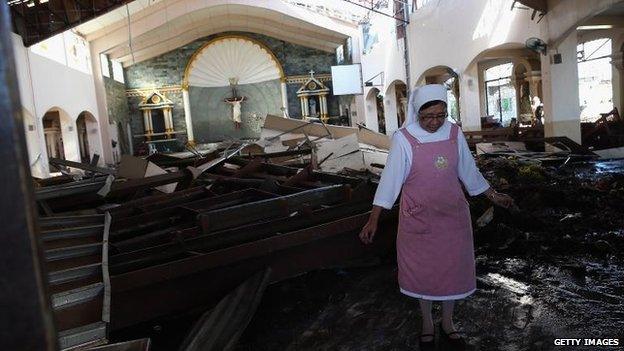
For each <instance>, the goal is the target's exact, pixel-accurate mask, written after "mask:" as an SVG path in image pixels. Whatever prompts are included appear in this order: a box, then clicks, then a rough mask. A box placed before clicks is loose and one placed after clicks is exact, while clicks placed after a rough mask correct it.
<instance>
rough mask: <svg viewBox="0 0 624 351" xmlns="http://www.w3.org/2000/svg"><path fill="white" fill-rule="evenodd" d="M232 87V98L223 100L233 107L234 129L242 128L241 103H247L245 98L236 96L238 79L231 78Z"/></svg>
mask: <svg viewBox="0 0 624 351" xmlns="http://www.w3.org/2000/svg"><path fill="white" fill-rule="evenodd" d="M229 81H230V86H231V87H232V97H231V98H227V99H225V100H223V101H224V102H227V103H228V104H230V105H232V121H234V128H236V129H240V128H241V122H242V120H241V103H242V102H243V101H245V97H244V96H237V94H236V85H237V84H238V78H237V77H232V78H229Z"/></svg>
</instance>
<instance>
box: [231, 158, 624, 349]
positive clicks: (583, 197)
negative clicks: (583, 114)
mask: <svg viewBox="0 0 624 351" xmlns="http://www.w3.org/2000/svg"><path fill="white" fill-rule="evenodd" d="M623 166H624V161H622V160H620V161H614V162H600V163H592V164H584V165H565V166H563V167H557V168H555V167H543V166H540V165H537V164H535V163H534V162H524V161H518V160H514V159H505V158H493V159H486V158H481V159H479V167H480V169H481V170H482V172H483V173H484V175H485V177H486V178H488V180H489V181H490V183H491V184H492V185H493V186H494V187H495V188H496V189H497V190H499V191H504V192H507V193H509V194H510V195H512V196H513V197H514V199H515V200H516V203H517V205H518V210H516V211H507V210H504V209H500V208H495V209H494V212H493V218H492V219H491V221H489V222H488V223H487V224H485V225H483V226H482V227H480V226H478V225H476V224H475V232H474V236H475V248H476V259H477V275H478V278H477V279H478V290H477V292H476V293H475V294H473V295H472V296H470V297H469V298H467V299H465V300H463V301H461V302H459V303H458V305H457V307H456V320H457V325H458V327H459V328H460V329H461V330H463V331H465V332H466V334H467V336H468V341H469V343H470V345H471V347H470V349H473V350H550V349H563V347H557V346H555V345H554V343H553V341H554V339H555V338H620V339H621V341H620V343H621V344H622V345H624V172H623V171H624V167H623ZM470 204H471V211H472V214H473V222H474V223H476V222H477V221H478V219H479V218H480V217H481V215H482V214H483V213H485V212H486V211H487V210H488V208H489V207H490V204H489V203H488V202H487V200H485V199H484V198H483V197H476V198H472V199H470ZM396 274H397V272H396V264H395V262H394V261H393V260H392V258H391V257H389V258H385V259H384V260H383V262H381V263H380V264H379V265H374V266H370V267H366V268H351V269H343V270H326V271H320V272H312V273H309V274H307V275H304V276H301V277H298V278H295V279H291V280H289V281H285V282H282V283H280V284H277V285H275V286H272V287H270V288H269V289H268V290H267V292H266V293H265V296H264V298H263V301H262V304H261V306H260V308H259V310H258V312H257V314H256V316H255V317H254V319H253V321H252V323H251V324H250V325H249V327H248V328H247V330H246V332H245V334H244V335H243V337H242V339H241V341H240V343H239V347H238V350H414V349H417V348H418V345H417V344H418V338H417V335H418V333H419V328H420V316H419V308H418V303H417V300H414V299H411V298H409V297H406V296H403V295H402V294H400V293H399V291H398V286H397V282H396ZM436 316H437V317H438V318H439V316H440V311H439V309H436ZM438 342H439V340H438ZM445 346H448V345H444V344H439V349H447V347H445ZM574 349H575V350H582V349H584V347H574ZM589 349H593V350H595V349H597V348H596V347H589ZM598 349H609V347H598ZM610 349H618V348H616V347H611V348H610ZM620 349H624V346H621V347H620Z"/></svg>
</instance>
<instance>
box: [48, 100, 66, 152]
mask: <svg viewBox="0 0 624 351" xmlns="http://www.w3.org/2000/svg"><path fill="white" fill-rule="evenodd" d="M43 133H44V135H45V143H46V150H47V153H48V157H49V158H60V159H62V160H64V159H65V146H64V144H63V129H62V127H61V116H60V111H58V110H52V111H48V112H46V114H45V115H43Z"/></svg>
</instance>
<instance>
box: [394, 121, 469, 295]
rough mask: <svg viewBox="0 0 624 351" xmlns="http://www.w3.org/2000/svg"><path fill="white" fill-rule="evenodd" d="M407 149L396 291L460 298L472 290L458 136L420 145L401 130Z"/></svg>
mask: <svg viewBox="0 0 624 351" xmlns="http://www.w3.org/2000/svg"><path fill="white" fill-rule="evenodd" d="M400 130H401V132H402V133H403V135H405V137H406V138H407V140H408V141H409V143H410V145H411V147H412V166H411V169H410V172H409V175H408V176H407V179H406V180H405V183H404V184H403V188H402V194H401V206H400V212H399V232H398V235H397V261H398V266H399V286H400V287H401V291H402V292H403V293H405V294H407V295H410V296H414V297H420V298H424V299H432V300H449V299H455V298H463V297H465V296H462V295H469V294H470V293H472V292H473V291H474V290H475V288H476V277H475V259H474V247H473V240H472V226H471V219H470V209H469V207H468V202H467V201H466V198H465V196H464V192H463V191H462V187H461V185H460V183H459V178H458V171H457V166H458V151H457V133H458V130H459V128H458V127H457V125H455V124H453V126H452V128H451V134H450V138H449V139H448V140H442V141H437V142H431V143H420V142H419V141H418V140H417V139H416V138H414V137H413V136H412V135H411V134H410V133H409V132H407V130H406V129H405V128H403V129H400Z"/></svg>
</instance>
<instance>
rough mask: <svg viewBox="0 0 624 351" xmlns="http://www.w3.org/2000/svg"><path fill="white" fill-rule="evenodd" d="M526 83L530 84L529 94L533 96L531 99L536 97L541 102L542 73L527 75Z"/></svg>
mask: <svg viewBox="0 0 624 351" xmlns="http://www.w3.org/2000/svg"><path fill="white" fill-rule="evenodd" d="M526 81H527V82H528V83H529V93H530V94H531V99H532V98H533V97H534V96H539V98H540V100H541V99H542V96H541V95H542V94H540V88H539V87H540V84H542V72H541V71H531V73H528V74H527V77H526Z"/></svg>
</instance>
